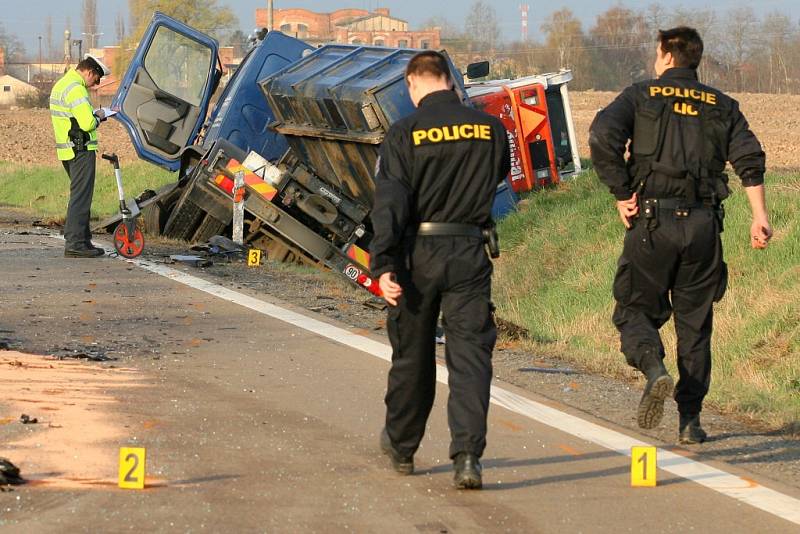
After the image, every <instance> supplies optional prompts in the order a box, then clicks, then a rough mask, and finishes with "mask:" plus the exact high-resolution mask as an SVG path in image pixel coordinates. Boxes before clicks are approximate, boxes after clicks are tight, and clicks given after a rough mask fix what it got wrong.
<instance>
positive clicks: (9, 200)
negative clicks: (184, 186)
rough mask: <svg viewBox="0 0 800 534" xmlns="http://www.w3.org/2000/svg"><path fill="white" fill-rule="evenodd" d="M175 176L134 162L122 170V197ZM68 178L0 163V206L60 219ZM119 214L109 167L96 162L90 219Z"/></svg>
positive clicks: (47, 170)
mask: <svg viewBox="0 0 800 534" xmlns="http://www.w3.org/2000/svg"><path fill="white" fill-rule="evenodd" d="M175 179H176V175H175V174H173V173H169V172H167V171H164V170H161V169H159V168H157V167H155V166H153V165H151V164H149V163H144V162H135V163H132V164H130V165H125V166H124V167H123V168H122V183H123V185H124V187H125V196H126V197H128V198H131V197H134V196H137V195H138V194H139V193H141V192H142V191H144V190H145V189H158V188H159V187H161V186H162V185H164V184H167V183H170V182H172V181H174V180H175ZM68 199H69V178H68V177H67V173H66V172H65V171H64V169H63V168H62V167H45V166H33V167H31V166H25V165H20V164H16V163H8V162H0V204H4V205H7V206H14V207H18V208H23V209H25V210H29V211H30V212H32V213H36V214H37V215H41V216H44V217H53V218H62V219H63V217H64V216H65V215H66V212H67V200H68ZM118 211H119V199H118V196H117V183H116V180H115V179H114V171H113V169H112V168H111V165H109V164H108V163H106V162H105V161H102V160H98V161H97V175H96V180H95V187H94V200H93V203H92V216H93V217H106V216H108V215H111V214H114V213H117V212H118Z"/></svg>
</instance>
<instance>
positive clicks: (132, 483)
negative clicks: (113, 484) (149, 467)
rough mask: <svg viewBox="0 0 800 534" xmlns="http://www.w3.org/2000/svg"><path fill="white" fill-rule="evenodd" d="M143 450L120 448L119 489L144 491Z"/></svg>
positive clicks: (139, 448) (140, 448) (141, 448)
mask: <svg viewBox="0 0 800 534" xmlns="http://www.w3.org/2000/svg"><path fill="white" fill-rule="evenodd" d="M144 463H145V450H144V448H143V447H120V449H119V487H120V488H124V489H144Z"/></svg>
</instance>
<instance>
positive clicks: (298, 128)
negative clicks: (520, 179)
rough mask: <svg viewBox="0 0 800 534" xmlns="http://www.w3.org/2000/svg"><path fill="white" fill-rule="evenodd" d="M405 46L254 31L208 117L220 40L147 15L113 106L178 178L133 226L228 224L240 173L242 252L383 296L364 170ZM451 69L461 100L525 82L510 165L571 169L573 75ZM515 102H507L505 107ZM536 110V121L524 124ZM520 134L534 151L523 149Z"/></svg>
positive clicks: (170, 230) (561, 172)
mask: <svg viewBox="0 0 800 534" xmlns="http://www.w3.org/2000/svg"><path fill="white" fill-rule="evenodd" d="M415 53H416V50H411V49H393V48H385V47H379V46H361V45H345V44H329V45H325V46H321V47H318V48H317V47H314V46H312V45H310V44H308V43H305V42H303V41H300V40H298V39H295V38H293V37H290V36H287V35H284V34H282V33H280V32H268V33H266V32H264V34H263V35H262V36H261V38H260V39H258V40H257V41H256V42H255V43H254V45H253V46H252V47H251V48H250V50H249V51H248V53H247V54H246V56H245V57H244V58H243V60H242V62H241V64H240V65H239V67H238V69H237V70H236V72H235V73H234V74H233V75H232V76H231V78H230V79H229V80H227V83H226V84H225V86H224V88H223V89H222V91H221V94H220V95H219V96H218V98H217V99H216V105H215V106H213V110H212V111H211V112H210V113H208V110H209V108H210V107H211V103H212V96H213V95H214V93H215V91H216V90H217V89H218V87H219V85H220V82H221V78H222V72H223V69H222V65H221V64H220V62H219V59H218V45H217V42H216V41H215V40H214V39H212V38H210V37H209V36H207V35H205V34H203V33H201V32H199V31H197V30H195V29H193V28H190V27H189V26H186V25H184V24H182V23H180V22H178V21H176V20H174V19H172V18H170V17H168V16H166V15H164V14H161V13H156V14H155V15H154V17H153V20H152V21H151V24H150V26H149V27H148V29H147V31H146V32H145V34H144V36H143V37H142V39H141V41H140V44H139V47H138V49H137V51H136V53H135V55H134V57H133V59H132V61H131V64H130V66H129V68H128V70H127V72H126V74H125V75H124V77H123V79H122V82H121V84H120V89H119V91H118V92H117V94H116V95H115V97H114V100H113V102H112V104H111V107H112V109H114V110H115V111H117V112H118V113H117V115H115V118H117V119H118V120H120V121H121V122H122V123H123V124H124V126H125V128H126V129H127V131H128V133H129V135H130V137H131V140H132V142H133V145H134V147H135V149H136V151H137V154H138V155H139V157H140V158H142V159H144V160H146V161H148V162H151V163H153V164H155V165H158V166H160V167H163V168H165V169H168V170H170V171H173V172H176V173H177V180H176V182H175V183H174V184H170V185H168V186H166V187H164V188H162V189H161V190H159V191H158V192H154V194H151V195H150V196H149V198H148V197H139V198H138V199H137V200H138V205H137V207H138V209H139V210H140V211H141V213H142V217H141V219H140V220H141V222H140V224H141V225H142V226H143V230H144V231H145V233H150V234H161V235H164V236H166V237H169V238H175V239H182V240H186V241H190V242H203V241H206V240H208V239H209V238H210V237H212V236H214V235H217V234H223V233H226V232H228V231H229V230H228V229H229V228H230V226H231V223H232V218H233V209H232V203H233V197H234V194H235V193H236V191H235V190H234V186H235V183H234V179H235V177H236V175H237V174H238V175H239V176H240V178H241V177H243V178H244V188H243V193H244V208H245V225H244V241H245V242H246V243H247V244H248V246H249V247H253V248H259V249H262V250H265V251H266V252H267V254H268V255H269V257H270V259H274V260H278V261H304V262H308V263H314V264H317V265H320V266H323V267H325V268H328V269H331V270H333V271H335V272H338V273H340V274H342V275H343V276H345V277H346V278H347V279H348V280H350V281H352V282H353V283H355V284H357V285H359V286H361V287H363V288H365V289H367V290H368V291H370V292H371V293H373V294H374V295H377V296H379V295H380V290H379V289H378V284H377V283H376V281H374V280H373V279H372V277H371V276H370V273H369V269H368V267H369V255H368V250H369V241H370V238H371V236H372V233H371V225H370V221H369V213H370V208H371V205H372V198H373V193H374V184H373V181H372V177H373V174H374V169H375V166H376V162H377V157H378V147H379V145H380V143H381V141H382V140H383V138H384V135H385V133H386V131H387V130H388V128H389V126H390V125H391V124H392V123H393V122H394V121H396V120H398V119H400V118H402V117H404V116H406V115H408V114H409V113H411V112H412V111H413V104H412V103H411V100H410V98H409V96H408V92H407V88H406V85H405V80H404V70H405V67H406V64H407V63H408V61H409V59H410V58H411V57H412V56H413V55H414V54H415ZM486 67H487V66H486V64H476V65H471V66H470V70H471V72H470V73H469V74H471V77H480V76H485V75H486V74H487V72H486V71H487V70H488V68H486ZM451 69H452V74H453V79H454V80H455V81H456V83H455V88H454V90H455V91H456V92H457V93H458V94H459V95H460V96H461V98H462V99H463V100H464V101H465V102H469V101H470V95H469V93H470V90H471V88H474V90H475V91H476V94H480V95H491V94H495V93H497V92H498V91H499V92H501V93H502V94H503V95H505V93H506V92H507V93H508V94H509V95H513V91H512V89H510V87H511V88H514V87H516V88H517V89H520V88H523V90H520V91H518V92H519V96H520V98H521V99H523V100H524V97H525V95H528V98H530V94H532V93H530V90H527V89H524V88H525V87H528V86H531V87H534V86H535V87H536V88H538V89H539V90H541V91H542V95H543V97H544V96H546V98H543V99H542V100H544V101H543V102H542V103H541V104H536V105H534V104H533V103H531V102H530V101H528V103H527V104H526V103H525V102H524V101H523V100H520V102H519V106H527V107H529V108H530V109H529V110H522V111H525V112H526V113H527V115H526V114H524V113H517V115H516V121H517V123H518V124H514V123H513V120H514V118H515V117H512V116H511V115H509V117H510V118H511V120H512V125H513V126H514V132H513V135H516V136H517V138H518V139H517V141H518V142H516V143H512V145H513V146H514V147H515V148H514V149H516V150H519V153H517V154H512V160H514V159H515V158H516V160H518V161H519V162H520V165H519V166H518V167H519V168H517V169H516V171H517V172H518V173H521V172H522V170H520V169H522V168H523V167H522V166H523V163H524V162H525V161H526V156H527V161H528V163H529V165H528V167H530V172H531V173H535V175H536V176H551V177H552V180H551V183H555V182H557V181H558V180H559V179H560V178H562V177H564V176H568V175H570V174H573V173H575V172H579V171H580V160H579V159H578V157H577V150H576V146H575V134H574V129H573V127H572V120H571V116H570V114H569V104H568V98H567V93H566V84H567V82H568V81H569V79H571V74H570V73H569V72H562V73H559V74H557V75H545V76H539V77H532V78H531V79H530V80H528V81H529V82H530V83H529V84H527V85H526V84H525V83H520V81H519V80H515V81H513V82H512V81H508V83H497V82H495V83H483V84H475V85H472V86H465V84H464V83H463V81H462V80H463V75H462V74H461V73H460V72H459V71H458V70H457V69H456V68H455V66H454V65H453V64H452V63H451ZM523 81H524V80H523ZM526 91H527V92H526ZM553 99H557V100H558V101H559V104H560V105H558V106H555V108H554V109H557V112H558V114H559V117H557V118H556V120H547V119H548V118H549V117H548V110H547V108H546V101H550V102H552V101H553ZM512 100H513V99H512ZM511 104H514V102H513V101H512V102H511ZM537 105H538V107H536V106H537ZM543 106H545V107H543ZM506 107H508V108H510V109H509V110H506V109H505V108H506ZM513 108H514V106H513V105H507V106H504V107H503V109H504V110H505V111H504V112H507V113H511V111H512V109H513ZM517 111H519V110H517ZM534 111H536V112H537V113H538V115H539V116H544V119H541V118H540V119H537V120H536V121H535V122H536V125H535V126H536V127H535V128H526V126H525V118H526V117H527V116H531V114H532V113H534ZM507 118H508V117H507ZM552 124H557V125H558V131H553V129H552V128H551V125H552ZM526 135H530V137H531V141H532V142H531V144H530V146H531V147H533V146H534V144H535V145H536V146H537V149H536V151H534V149H533V148H531V149H530V150H529V151H526V150H525V149H524V148H525V146H526V144H525V139H524V138H525V136H526ZM534 136H535V140H534ZM543 136H544V137H543ZM553 139H557V140H559V144H558V146H550V147H547V146H545V147H544V152H543V151H542V147H541V145H542V142H543V140H544V141H547V140H551V141H549V142H550V144H555V143H553V142H552V140H553ZM545 144H547V143H545ZM548 148H549V151H548ZM534 160H536V161H534ZM537 162H538V163H537ZM534 163H535V164H536V165H538V167H537V168H536V169H534V168H533V167H532V165H534ZM514 189H516V188H512V186H511V182H507V183H503V184H501V186H500V187H499V188H498V194H497V200H496V203H495V215H496V216H502V215H503V214H504V213H505V212H507V211H508V210H510V209H513V205H514V202H515V198H516V195H515V193H514ZM104 225H105V226H104V227H105V228H108V227H110V226H111V224H109V223H108V222H106V223H104Z"/></svg>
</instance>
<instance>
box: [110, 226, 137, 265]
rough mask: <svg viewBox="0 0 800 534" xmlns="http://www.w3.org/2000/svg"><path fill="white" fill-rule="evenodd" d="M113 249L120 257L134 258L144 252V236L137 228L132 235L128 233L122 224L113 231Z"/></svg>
mask: <svg viewBox="0 0 800 534" xmlns="http://www.w3.org/2000/svg"><path fill="white" fill-rule="evenodd" d="M114 248H115V249H117V252H119V253H120V255H121V256H124V257H126V258H135V257H136V256H138V255H139V254H141V253H142V250H144V235H142V231H141V230H139V228H135V230H134V231H133V235H131V233H130V232H128V227H127V226H126V224H125V223H124V222H121V223H119V224H118V225H117V229H116V230H114Z"/></svg>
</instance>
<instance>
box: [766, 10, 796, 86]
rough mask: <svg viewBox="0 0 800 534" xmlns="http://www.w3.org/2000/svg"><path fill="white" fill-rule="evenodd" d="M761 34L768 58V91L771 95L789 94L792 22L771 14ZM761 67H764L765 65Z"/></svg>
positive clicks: (784, 17) (780, 14)
mask: <svg viewBox="0 0 800 534" xmlns="http://www.w3.org/2000/svg"><path fill="white" fill-rule="evenodd" d="M760 34H761V36H762V37H763V38H764V45H765V46H764V49H765V52H766V55H767V56H768V57H767V61H766V68H767V77H768V89H767V90H768V91H769V92H770V93H784V92H786V93H788V92H789V91H790V84H791V78H790V75H789V66H788V62H787V58H788V56H789V55H791V49H790V47H791V38H792V22H791V21H790V20H789V17H787V16H786V15H784V14H782V13H771V14H769V15H767V16H766V17H765V18H764V22H763V23H762V24H761V32H760ZM761 65H762V67H763V66H764V65H763V63H762V64H761Z"/></svg>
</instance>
